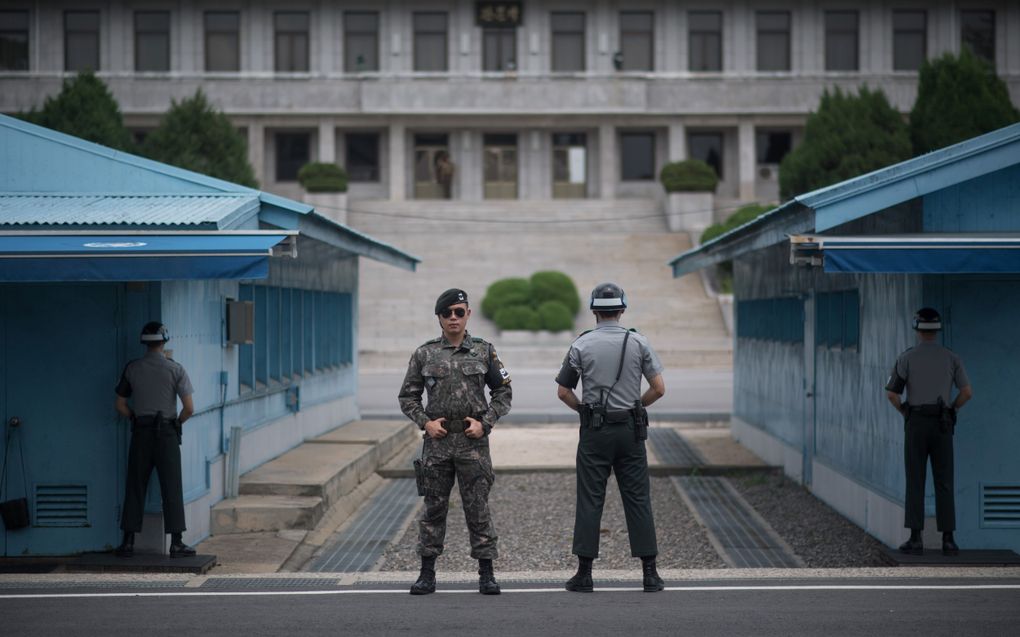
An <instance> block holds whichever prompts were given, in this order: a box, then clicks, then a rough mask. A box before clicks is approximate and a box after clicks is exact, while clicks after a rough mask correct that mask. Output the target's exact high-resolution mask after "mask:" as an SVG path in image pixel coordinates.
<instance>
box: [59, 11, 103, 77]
mask: <svg viewBox="0 0 1020 637" xmlns="http://www.w3.org/2000/svg"><path fill="white" fill-rule="evenodd" d="M72 15H75V16H84V15H90V16H95V19H96V27H95V30H85V29H80V28H76V29H73V30H72V29H71V28H70V27H69V26H68V18H70V17H71V16H72ZM63 18H64V20H63V22H64V70H65V71H68V72H80V71H100V70H102V68H103V42H102V35H103V14H102V12H100V11H98V10H94V9H93V10H88V9H86V10H82V9H66V10H65V11H64V13H63ZM72 34H75V35H83V34H84V35H92V36H93V37H94V40H95V62H96V63H95V66H88V65H82V64H80V63H79V62H77V61H74V62H72V59H73V60H78V59H79V58H80V57H81V56H80V55H77V54H76V55H74V56H73V57H72V56H71V54H70V53H71V46H70V36H71V35H72Z"/></svg>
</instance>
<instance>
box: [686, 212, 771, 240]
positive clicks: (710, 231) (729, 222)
mask: <svg viewBox="0 0 1020 637" xmlns="http://www.w3.org/2000/svg"><path fill="white" fill-rule="evenodd" d="M773 208H774V206H762V205H760V204H756V203H752V204H748V205H746V206H743V207H741V208H739V209H738V210H737V211H736V212H734V213H733V214H732V215H730V216H729V217H727V218H726V221H724V222H722V223H714V224H712V225H710V226H709V227H707V228H705V231H704V232H702V233H701V242H702V243H708V242H709V241H711V240H712V239H715V238H716V237H718V236H719V235H722V234H725V233H727V232H729V231H730V230H733V229H734V228H739V227H740V226H742V225H744V224H745V223H748V222H749V221H754V220H755V219H757V218H758V217H760V216H761V215H763V214H765V213H766V212H768V211H769V210H772V209H773Z"/></svg>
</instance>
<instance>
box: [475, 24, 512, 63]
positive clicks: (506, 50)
mask: <svg viewBox="0 0 1020 637" xmlns="http://www.w3.org/2000/svg"><path fill="white" fill-rule="evenodd" d="M482 70H483V71H516V70H517V29H512V28H509V29H508V28H491V29H484V30H482Z"/></svg>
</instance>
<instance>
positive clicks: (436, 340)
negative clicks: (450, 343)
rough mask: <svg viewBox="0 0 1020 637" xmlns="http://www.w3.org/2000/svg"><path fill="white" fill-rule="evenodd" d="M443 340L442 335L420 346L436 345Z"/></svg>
mask: <svg viewBox="0 0 1020 637" xmlns="http://www.w3.org/2000/svg"><path fill="white" fill-rule="evenodd" d="M442 342H443V339H442V337H438V338H434V339H432V340H429V341H425V342H424V343H422V344H421V345H419V347H425V346H426V345H434V344H436V343H442Z"/></svg>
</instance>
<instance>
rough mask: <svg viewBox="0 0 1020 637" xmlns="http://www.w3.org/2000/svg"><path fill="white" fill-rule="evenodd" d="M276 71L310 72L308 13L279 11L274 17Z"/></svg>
mask: <svg viewBox="0 0 1020 637" xmlns="http://www.w3.org/2000/svg"><path fill="white" fill-rule="evenodd" d="M273 18H274V21H275V26H276V33H275V37H274V40H273V43H274V51H275V55H276V66H275V68H276V70H277V71H278V72H282V73H301V72H306V71H308V70H309V66H308V58H309V49H308V47H309V31H308V23H309V17H308V12H307V11H277V12H276V15H275V16H273Z"/></svg>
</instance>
